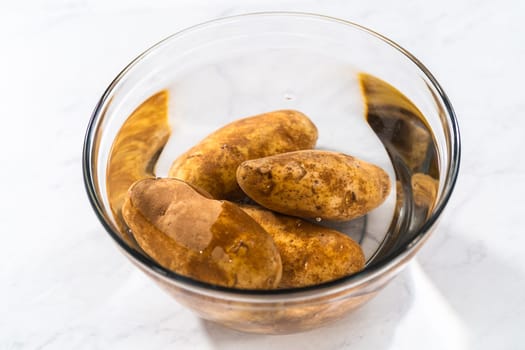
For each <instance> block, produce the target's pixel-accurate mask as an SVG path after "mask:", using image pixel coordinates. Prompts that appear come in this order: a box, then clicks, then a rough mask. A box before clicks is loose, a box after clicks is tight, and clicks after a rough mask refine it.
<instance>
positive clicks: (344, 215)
mask: <svg viewBox="0 0 525 350" xmlns="http://www.w3.org/2000/svg"><path fill="white" fill-rule="evenodd" d="M237 181H238V183H239V185H240V187H241V188H242V190H243V191H244V192H245V193H246V194H247V195H248V196H249V197H250V198H252V199H253V200H254V201H256V202H257V203H259V204H260V205H262V206H264V207H266V208H268V209H271V210H275V211H277V212H279V213H283V214H287V215H292V216H299V217H303V218H316V219H328V220H337V221H343V220H351V219H354V218H357V217H359V216H362V215H364V214H366V213H367V212H369V211H370V210H372V209H374V208H376V207H377V206H379V205H380V204H381V203H383V201H384V200H385V198H386V197H387V195H388V194H389V192H390V180H389V178H388V175H387V174H386V172H385V171H384V170H383V169H381V168H379V167H378V166H375V165H373V164H370V163H367V162H365V161H362V160H359V159H357V158H354V157H352V156H349V155H345V154H342V153H336V152H329V151H316V150H309V151H297V152H290V153H283V154H278V155H275V156H271V157H266V158H260V159H253V160H248V161H246V162H244V163H242V164H241V165H240V166H239V168H238V170H237Z"/></svg>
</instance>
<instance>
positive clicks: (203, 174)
mask: <svg viewBox="0 0 525 350" xmlns="http://www.w3.org/2000/svg"><path fill="white" fill-rule="evenodd" d="M316 141H317V128H316V127H315V125H314V124H313V123H312V122H311V121H310V119H308V117H306V116H305V115H304V114H302V113H300V112H297V111H292V110H282V111H275V112H270V113H265V114H261V115H257V116H254V117H249V118H245V119H240V120H237V121H234V122H232V123H230V124H228V125H226V126H224V127H222V128H220V129H219V130H217V131H215V132H213V133H212V134H210V135H208V136H207V137H206V138H205V139H204V140H202V141H201V142H199V143H198V144H197V145H195V146H194V147H193V148H191V149H190V150H189V151H187V152H185V153H184V154H182V155H181V156H180V157H179V158H177V159H176V160H175V162H174V163H173V164H172V166H171V169H170V171H169V176H170V177H174V178H178V179H181V180H184V181H186V182H188V183H190V184H192V185H193V186H196V187H199V188H201V189H203V190H205V191H207V192H209V193H210V194H211V195H212V196H213V197H214V198H216V199H240V198H242V197H243V195H244V194H243V193H242V191H241V189H240V188H239V186H238V185H237V181H236V179H235V172H236V171H237V167H238V166H239V164H241V163H242V162H243V161H245V160H249V159H255V158H261V157H266V156H270V155H273V154H278V153H283V152H290V151H297V150H302V149H310V148H313V147H314V146H315V143H316Z"/></svg>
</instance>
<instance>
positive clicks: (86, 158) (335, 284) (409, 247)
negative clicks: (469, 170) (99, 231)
mask: <svg viewBox="0 0 525 350" xmlns="http://www.w3.org/2000/svg"><path fill="white" fill-rule="evenodd" d="M255 16H256V17H263V16H291V17H303V18H311V19H317V20H324V21H330V22H336V23H339V24H342V25H346V26H349V27H351V28H352V29H354V30H360V31H362V32H365V33H366V34H369V35H371V36H372V37H375V38H376V39H379V40H380V41H382V42H384V43H385V44H387V45H389V46H391V47H392V48H393V49H395V50H397V51H399V52H401V53H402V54H403V55H404V56H405V57H406V58H408V59H409V60H411V61H412V62H413V63H414V64H415V65H416V66H417V67H418V69H419V70H421V72H422V73H423V74H424V75H425V76H426V78H427V79H428V80H429V81H430V82H431V83H432V86H433V87H434V88H435V89H436V91H437V92H438V95H439V98H440V102H441V103H442V105H443V107H444V108H445V110H446V113H447V117H448V118H447V124H446V127H448V133H449V135H450V149H449V163H448V165H449V167H448V173H447V177H446V178H445V179H444V186H443V190H442V194H441V198H440V200H439V201H438V202H437V204H436V206H435V208H434V210H433V212H432V215H431V216H430V217H429V219H428V220H427V221H426V222H425V224H424V225H423V226H422V227H421V228H420V230H419V232H418V233H417V234H416V235H415V236H414V238H413V239H412V240H411V241H410V242H408V243H407V244H406V245H405V246H404V247H403V249H400V250H399V251H398V252H397V255H395V256H393V257H392V258H391V259H390V260H388V261H382V262H380V263H376V264H372V266H368V267H367V268H366V269H364V270H363V271H361V272H359V273H356V274H354V275H351V276H346V277H342V278H340V279H337V280H333V281H330V282H326V283H322V284H319V285H315V286H308V287H301V288H292V289H274V290H250V289H235V288H229V287H222V286H217V285H213V284H209V283H206V282H201V281H197V280H194V279H191V278H189V277H186V276H182V275H179V274H177V273H175V272H173V271H170V270H168V269H166V268H164V267H162V266H161V265H159V264H158V263H156V262H155V261H153V260H152V259H150V258H147V257H145V256H143V255H142V254H140V253H138V252H136V251H135V250H134V249H132V248H130V247H129V246H128V245H127V244H126V242H125V241H124V240H123V239H122V238H120V236H119V234H118V233H117V232H115V231H114V230H113V228H112V227H111V225H110V224H109V223H108V222H107V221H106V219H105V216H104V210H103V209H102V206H103V204H102V203H101V201H99V199H98V197H97V191H96V185H95V183H94V180H93V178H94V176H93V171H92V151H93V149H94V139H95V135H96V133H97V130H98V127H99V126H100V123H101V121H102V115H103V112H104V110H105V107H106V105H107V104H108V103H110V102H111V96H112V94H113V91H115V89H116V88H117V86H118V85H119V82H120V81H121V80H122V79H123V77H124V76H126V74H127V73H128V72H129V71H130V70H131V69H132V68H133V67H134V66H135V65H136V64H138V63H139V62H140V61H141V60H142V59H144V58H145V57H146V56H147V55H148V54H149V53H151V52H153V51H154V50H157V49H160V48H161V47H162V46H163V45H164V44H166V43H167V42H168V41H170V40H171V39H174V38H177V37H179V36H182V35H185V34H186V33H188V32H190V31H194V30H198V29H201V28H204V27H207V26H209V25H214V24H218V23H221V22H228V21H231V20H236V19H244V18H246V17H248V18H249V17H255ZM460 158H461V144H460V134H459V126H458V122H457V118H456V114H455V112H454V109H453V108H452V105H451V103H450V101H449V99H448V97H447V95H446V94H445V92H444V90H443V89H442V87H441V85H440V84H439V83H438V82H437V80H436V78H435V77H434V76H433V75H432V73H430V71H429V70H428V69H427V68H426V67H425V66H424V65H423V64H422V63H421V62H420V61H419V60H418V59H417V58H416V57H414V56H413V55H412V54H411V53H410V52H408V51H407V50H405V49H404V48H402V47H401V46H400V45H398V44H397V43H395V42H394V41H392V40H390V39H389V38H387V37H385V36H383V35H381V34H379V33H377V32H375V31H373V30H371V29H368V28H366V27H363V26H361V25H359V24H356V23H353V22H351V21H347V20H342V19H338V18H335V17H330V16H325V15H320V14H314V13H306V12H282V11H278V12H255V13H246V14H240V15H234V16H228V17H222V18H217V19H213V20H210V21H207V22H203V23H200V24H197V25H194V26H191V27H188V28H186V29H183V30H181V31H179V32H176V33H174V34H172V35H170V36H168V37H166V38H165V39H163V40H161V41H159V42H158V43H156V44H155V45H153V46H151V47H150V48H148V49H147V50H145V51H144V52H143V53H142V54H140V55H139V56H137V57H136V58H135V59H134V60H133V61H131V63H129V64H128V65H127V66H126V67H125V68H124V69H123V70H122V71H121V72H120V73H119V74H118V75H117V76H116V77H115V79H114V80H113V81H112V82H111V83H110V85H109V86H108V88H107V89H106V90H105V92H104V94H103V95H102V97H101V98H100V99H99V101H98V103H97V105H96V107H95V109H94V111H93V113H92V116H91V119H90V121H89V123H88V127H87V131H86V135H85V139H84V144H83V151H82V171H83V178H84V185H85V189H86V192H87V195H88V197H89V200H90V203H91V206H92V208H93V210H94V211H95V213H96V216H97V217H98V219H99V220H100V222H101V223H102V226H103V227H104V228H105V230H106V231H107V233H108V234H109V235H110V236H111V237H112V238H113V240H115V242H116V243H117V244H118V245H119V246H120V248H121V249H123V251H124V253H125V254H126V255H127V256H128V257H130V258H131V259H132V260H134V261H135V262H137V263H139V264H140V265H141V266H142V267H144V268H146V269H147V270H149V271H151V272H153V273H154V274H155V275H156V276H157V277H159V278H161V279H163V280H168V281H169V282H170V283H175V284H177V285H179V286H180V287H181V288H183V289H189V290H194V291H196V292H197V293H200V294H209V295H216V294H217V293H220V294H222V295H223V296H224V297H229V298H237V299H239V298H240V299H249V300H251V301H263V300H260V299H261V297H264V301H265V302H270V301H272V299H275V300H278V299H282V298H286V299H295V298H301V296H304V295H305V293H306V294H307V295H311V294H312V292H316V291H319V292H321V291H324V292H325V293H326V292H328V293H330V294H331V293H336V292H339V291H341V290H347V289H351V288H352V289H353V288H359V286H361V285H364V284H366V283H367V282H369V281H371V280H373V279H375V278H377V277H378V276H381V275H382V274H384V273H386V272H387V271H390V270H391V269H393V268H395V267H396V266H399V265H400V264H401V262H402V261H404V260H405V259H406V258H407V257H409V256H410V255H411V254H414V253H415V252H417V250H418V249H419V248H420V246H421V245H422V243H423V242H424V239H423V238H424V237H425V236H426V235H427V234H429V231H430V230H431V228H432V226H433V225H434V224H435V223H436V221H437V220H438V218H439V217H440V215H441V213H442V211H443V209H444V208H445V207H446V204H447V203H448V201H449V199H450V196H451V194H452V192H453V189H454V186H455V183H456V180H457V176H458V173H459V165H460ZM325 293H320V294H325Z"/></svg>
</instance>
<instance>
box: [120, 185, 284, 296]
mask: <svg viewBox="0 0 525 350" xmlns="http://www.w3.org/2000/svg"><path fill="white" fill-rule="evenodd" d="M122 215H123V217H124V220H125V221H126V223H127V224H128V226H129V228H130V229H131V231H132V233H133V236H134V237H135V239H136V240H137V242H138V244H139V246H140V247H141V248H142V249H143V250H144V251H145V252H146V253H147V254H148V255H150V256H151V257H152V258H153V259H154V260H155V261H157V262H158V263H159V264H160V265H162V266H164V267H165V268H167V269H170V270H172V271H174V272H177V273H179V274H182V275H185V276H188V277H191V278H194V279H197V280H199V281H203V282H208V283H212V284H216V285H221V286H227V287H235V288H243V289H272V288H275V287H277V285H278V284H279V281H280V279H281V272H282V267H281V258H280V256H279V252H278V250H277V248H276V247H275V244H274V243H273V241H272V238H271V237H270V235H268V233H267V232H266V231H265V230H264V229H263V228H261V226H259V224H257V223H256V222H255V221H254V220H253V219H252V218H251V217H250V216H248V215H247V214H246V213H244V212H243V211H242V210H241V209H240V208H239V207H238V206H236V205H235V204H233V203H230V202H227V201H217V200H214V199H211V198H206V197H205V196H204V195H203V193H199V192H198V191H197V190H195V189H194V188H192V187H191V186H190V185H188V184H186V183H184V182H183V181H180V180H177V179H144V180H140V181H138V182H136V183H135V184H134V185H133V186H132V187H131V188H130V189H129V196H128V198H127V200H126V202H125V203H124V206H123V208H122Z"/></svg>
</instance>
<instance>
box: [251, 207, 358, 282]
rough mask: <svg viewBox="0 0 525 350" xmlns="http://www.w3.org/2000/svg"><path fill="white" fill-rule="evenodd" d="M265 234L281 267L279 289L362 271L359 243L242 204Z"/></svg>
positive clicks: (339, 234) (294, 219)
mask: <svg viewBox="0 0 525 350" xmlns="http://www.w3.org/2000/svg"><path fill="white" fill-rule="evenodd" d="M241 209H242V210H244V211H245V212H246V213H247V214H248V215H250V216H251V217H252V218H253V219H254V220H255V221H256V222H257V223H259V224H260V225H261V226H262V227H263V228H264V229H265V230H266V232H268V233H269V234H270V235H271V236H272V238H273V240H274V242H275V245H276V246H277V249H278V250H279V254H280V255H281V261H282V265H283V275H282V278H281V283H280V284H279V287H280V288H296V287H305V286H311V285H315V284H319V283H323V282H328V281H331V280H334V279H337V278H340V277H343V276H347V275H350V274H353V273H356V272H359V271H361V270H362V269H363V267H364V265H365V257H364V254H363V251H362V250H361V247H360V246H359V244H357V243H356V242H355V241H354V240H352V239H351V238H350V237H348V236H346V235H344V234H342V233H340V232H338V231H336V230H332V229H329V228H327V227H323V226H319V225H316V224H313V223H310V222H308V221H304V220H301V219H299V218H294V217H290V216H285V215H280V214H276V213H273V212H271V211H269V210H265V209H262V208H258V207H255V206H248V205H241Z"/></svg>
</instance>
